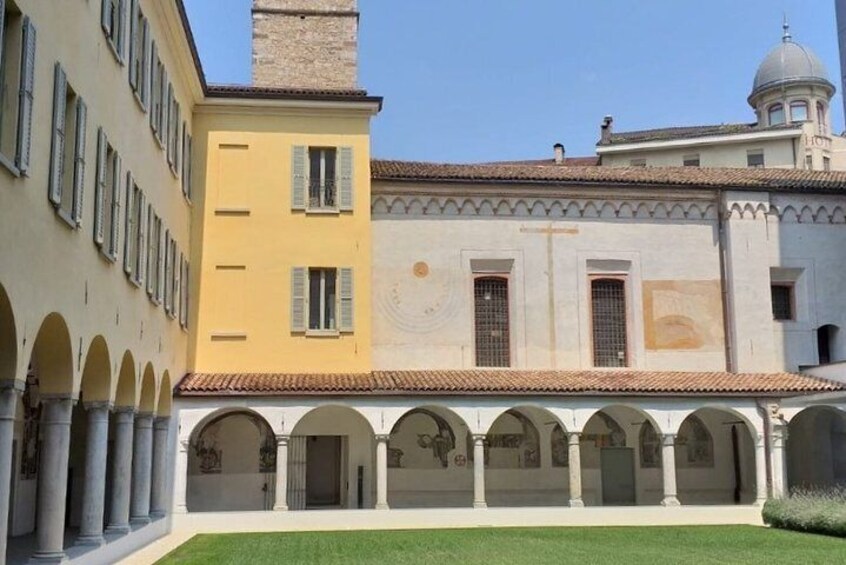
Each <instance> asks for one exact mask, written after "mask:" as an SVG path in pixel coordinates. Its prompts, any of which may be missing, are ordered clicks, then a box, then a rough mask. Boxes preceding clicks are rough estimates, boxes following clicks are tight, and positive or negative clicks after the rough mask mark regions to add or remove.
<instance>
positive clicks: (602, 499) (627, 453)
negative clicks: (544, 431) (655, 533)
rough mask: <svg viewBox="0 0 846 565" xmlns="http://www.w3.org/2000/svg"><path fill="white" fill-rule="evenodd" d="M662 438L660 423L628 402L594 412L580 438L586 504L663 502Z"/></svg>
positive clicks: (583, 492)
mask: <svg viewBox="0 0 846 565" xmlns="http://www.w3.org/2000/svg"><path fill="white" fill-rule="evenodd" d="M644 427H646V428H647V429H646V430H645V431H644ZM658 437H660V430H659V429H658V428H657V426H655V422H653V421H652V419H651V418H649V417H648V416H647V415H646V413H644V412H642V411H640V410H636V409H634V408H631V407H628V406H609V407H606V408H603V409H602V410H600V411H598V412H597V413H596V414H594V415H593V416H591V418H590V419H589V420H588V421H587V423H586V424H585V427H584V430H583V431H582V436H581V463H582V489H583V491H582V497H583V500H584V503H585V505H586V506H634V505H651V504H660V503H661V500H662V499H663V477H662V474H661V460H660V455H658V456H656V451H655V450H656V448H657V453H658V454H660V441H659V440H657V438H658ZM644 439H646V441H642V440H644Z"/></svg>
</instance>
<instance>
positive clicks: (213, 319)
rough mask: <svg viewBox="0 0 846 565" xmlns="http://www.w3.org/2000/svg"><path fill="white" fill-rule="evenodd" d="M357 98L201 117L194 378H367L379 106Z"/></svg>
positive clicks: (250, 105) (204, 112)
mask: <svg viewBox="0 0 846 565" xmlns="http://www.w3.org/2000/svg"><path fill="white" fill-rule="evenodd" d="M253 92H254V93H255V92H256V91H253ZM358 98H359V99H357V100H355V99H354V100H321V101H314V100H312V101H308V100H305V101H303V100H294V99H291V100H279V99H277V100H273V101H267V100H255V99H249V98H242V99H240V100H237V101H235V102H233V101H232V100H229V101H227V102H221V103H216V102H215V100H214V99H212V100H209V101H208V102H207V103H206V104H204V105H202V106H201V107H200V108H199V109H198V112H197V116H196V128H197V139H198V140H201V141H198V146H197V149H198V156H199V157H198V160H197V163H196V167H197V180H198V182H200V183H202V184H203V185H204V186H205V187H206V190H205V193H204V194H203V195H198V198H197V200H196V201H195V204H196V206H195V209H194V214H195V222H194V237H193V241H194V242H195V244H194V248H193V250H192V255H193V258H194V264H195V265H196V266H197V269H198V275H199V276H198V282H197V283H196V284H195V287H194V296H196V297H197V311H196V320H197V322H196V332H195V333H194V336H193V339H194V351H193V355H194V357H193V362H192V365H193V368H194V370H195V371H197V372H207V373H222V372H238V373H244V372H254V373H271V372H278V371H280V370H285V371H288V372H296V373H326V372H333V373H354V372H365V371H369V370H370V344H371V338H370V336H371V329H370V325H371V321H370V291H369V288H370V256H371V235H370V234H371V228H370V119H371V117H372V116H373V115H374V114H375V113H376V112H378V110H379V106H380V101H379V100H378V99H375V98H367V97H364V96H361V97H358ZM321 277H322V280H321ZM327 277H328V279H327ZM333 278H334V282H333ZM333 287H334V290H333Z"/></svg>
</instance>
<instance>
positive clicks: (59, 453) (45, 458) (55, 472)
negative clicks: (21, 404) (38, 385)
mask: <svg viewBox="0 0 846 565" xmlns="http://www.w3.org/2000/svg"><path fill="white" fill-rule="evenodd" d="M75 402H76V401H75V400H73V399H71V398H69V397H42V398H41V404H42V413H41V450H40V454H39V456H40V458H41V463H40V465H39V468H38V509H37V518H36V531H35V553H34V554H33V556H32V559H33V560H34V561H49V562H56V561H62V560H63V559H65V558H66V557H67V556H66V555H65V551H64V543H65V506H66V504H65V502H66V499H67V492H68V456H69V455H70V429H71V414H72V412H73V405H74V403H75ZM7 496H8V493H7Z"/></svg>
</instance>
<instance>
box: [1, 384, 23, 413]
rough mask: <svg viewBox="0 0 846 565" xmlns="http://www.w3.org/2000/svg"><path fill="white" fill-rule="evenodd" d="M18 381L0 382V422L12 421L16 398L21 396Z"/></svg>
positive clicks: (15, 408)
mask: <svg viewBox="0 0 846 565" xmlns="http://www.w3.org/2000/svg"><path fill="white" fill-rule="evenodd" d="M19 382H20V381H11V380H8V381H2V382H0V420H14V419H15V412H16V411H17V407H18V398H20V396H21V394H23V386H18V385H17V383H19Z"/></svg>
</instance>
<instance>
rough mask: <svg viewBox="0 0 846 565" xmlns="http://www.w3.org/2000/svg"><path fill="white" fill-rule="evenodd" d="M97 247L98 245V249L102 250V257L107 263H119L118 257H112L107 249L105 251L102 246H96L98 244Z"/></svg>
mask: <svg viewBox="0 0 846 565" xmlns="http://www.w3.org/2000/svg"><path fill="white" fill-rule="evenodd" d="M95 245H97V248H98V249H99V250H100V257H102V258H103V259H105V260H106V261H108V262H109V263H112V264H113V263H115V262H116V261H117V257H116V256H114V255H112V254H111V253H109V252H108V251H106V250H105V249H103V246H102V245H99V244H96V243H95Z"/></svg>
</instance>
